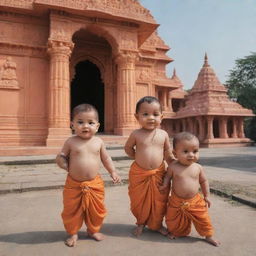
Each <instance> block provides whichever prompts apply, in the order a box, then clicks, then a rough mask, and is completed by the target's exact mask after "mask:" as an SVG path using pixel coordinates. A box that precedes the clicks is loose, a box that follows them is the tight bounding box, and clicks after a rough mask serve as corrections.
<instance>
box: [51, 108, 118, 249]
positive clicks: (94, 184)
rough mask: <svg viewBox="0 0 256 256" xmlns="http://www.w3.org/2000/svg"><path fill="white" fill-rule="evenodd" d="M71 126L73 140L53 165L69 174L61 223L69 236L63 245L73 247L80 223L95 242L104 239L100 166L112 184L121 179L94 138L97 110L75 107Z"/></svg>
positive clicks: (102, 191)
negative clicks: (105, 171) (106, 172)
mask: <svg viewBox="0 0 256 256" xmlns="http://www.w3.org/2000/svg"><path fill="white" fill-rule="evenodd" d="M71 125H72V128H73V130H74V132H75V136H72V137H70V138H68V139H67V140H66V142H65V143H64V146H63V148H62V150H61V153H60V154H58V155H57V157H56V162H57V164H58V166H59V167H61V168H63V169H65V170H66V171H67V172H68V175H67V179H66V184H65V187H64V190H63V204H64V209H63V212H62V219H63V223H64V226H65V229H66V231H67V233H68V234H69V235H70V237H69V238H68V239H67V240H66V245H68V246H75V245H76V242H77V239H78V235H77V233H78V231H79V229H80V228H81V226H82V224H83V221H84V222H85V224H86V226H87V233H88V235H89V236H90V237H92V238H94V239H95V240H97V241H100V240H103V239H104V236H103V234H102V233H99V230H100V228H101V226H102V223H103V219H104V217H105V215H106V209H105V206H104V183H103V180H102V179H101V176H100V175H99V170H100V167H101V162H102V163H103V165H104V167H105V168H106V169H107V171H108V172H109V173H110V176H111V178H112V180H113V182H114V183H117V182H120V177H119V176H118V174H117V172H116V170H115V167H114V165H113V162H112V159H111V157H110V156H109V155H108V153H107V151H106V148H105V146H104V143H103V141H102V140H101V139H100V138H98V137H96V136H94V135H95V133H96V132H97V131H98V128H99V126H100V124H99V120H98V112H97V110H96V109H95V108H94V107H93V106H92V105H89V104H81V105H78V106H76V107H75V108H74V109H73V111H72V122H71Z"/></svg>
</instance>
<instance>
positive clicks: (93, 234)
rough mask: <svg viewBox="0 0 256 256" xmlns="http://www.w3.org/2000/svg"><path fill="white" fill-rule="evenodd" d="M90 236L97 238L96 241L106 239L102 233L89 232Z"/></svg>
mask: <svg viewBox="0 0 256 256" xmlns="http://www.w3.org/2000/svg"><path fill="white" fill-rule="evenodd" d="M88 236H89V237H91V238H93V239H95V240H96V241H102V240H104V238H105V236H104V235H103V234H102V233H99V232H98V233H88Z"/></svg>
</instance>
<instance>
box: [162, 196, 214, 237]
mask: <svg viewBox="0 0 256 256" xmlns="http://www.w3.org/2000/svg"><path fill="white" fill-rule="evenodd" d="M165 219H166V225H167V228H168V231H169V232H171V233H172V234H173V235H174V236H177V237H179V236H187V235H189V233H190V232H191V224H192V222H193V224H194V226H195V228H196V230H197V232H198V233H199V234H200V235H201V236H212V235H213V227H212V225H211V221H210V217H209V214H208V209H207V207H206V203H205V201H204V199H203V197H202V195H200V194H199V193H198V194H196V195H195V196H194V197H193V198H191V199H182V198H180V197H178V196H177V195H175V194H174V192H172V194H171V196H170V197H169V201H168V208H167V213H166V216H165Z"/></svg>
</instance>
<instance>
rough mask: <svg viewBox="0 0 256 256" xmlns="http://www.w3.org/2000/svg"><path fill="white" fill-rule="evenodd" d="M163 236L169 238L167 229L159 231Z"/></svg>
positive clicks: (163, 228)
mask: <svg viewBox="0 0 256 256" xmlns="http://www.w3.org/2000/svg"><path fill="white" fill-rule="evenodd" d="M157 231H158V232H159V233H160V234H161V235H163V236H167V235H168V230H167V229H166V228H165V227H163V226H162V227H161V228H159V229H158V230H157Z"/></svg>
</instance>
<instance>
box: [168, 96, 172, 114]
mask: <svg viewBox="0 0 256 256" xmlns="http://www.w3.org/2000/svg"><path fill="white" fill-rule="evenodd" d="M168 110H169V111H171V112H173V108H172V98H168Z"/></svg>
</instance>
